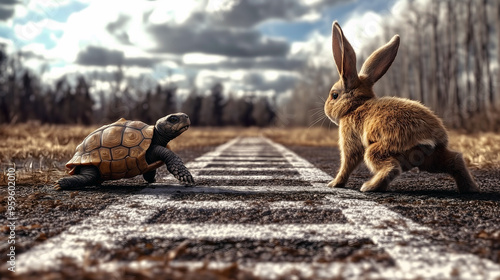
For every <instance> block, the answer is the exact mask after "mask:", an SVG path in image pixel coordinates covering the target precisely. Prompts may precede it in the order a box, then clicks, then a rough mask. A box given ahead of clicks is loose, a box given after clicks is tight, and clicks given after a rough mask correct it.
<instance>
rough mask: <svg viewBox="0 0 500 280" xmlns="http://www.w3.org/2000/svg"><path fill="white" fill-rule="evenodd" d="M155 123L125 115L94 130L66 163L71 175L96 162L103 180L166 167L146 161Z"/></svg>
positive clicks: (128, 176) (131, 175)
mask: <svg viewBox="0 0 500 280" xmlns="http://www.w3.org/2000/svg"><path fill="white" fill-rule="evenodd" d="M153 131H154V125H148V124H145V123H143V122H140V121H127V120H126V119H124V118H121V119H119V120H118V121H116V122H114V123H112V124H109V125H105V126H102V127H100V128H98V129H97V130H95V131H94V132H92V133H90V134H89V135H88V136H87V137H86V138H85V139H84V140H83V142H82V143H81V144H80V145H78V146H77V147H76V151H75V155H74V156H73V158H72V159H71V160H70V161H68V163H66V168H68V169H69V172H68V173H69V174H71V175H73V174H75V171H76V167H77V166H80V165H94V166H96V167H97V168H98V169H99V172H100V173H101V177H100V180H101V181H105V180H116V179H121V178H130V177H134V176H137V175H139V174H144V173H146V172H148V171H151V170H154V169H156V168H158V167H160V166H162V164H163V162H162V161H157V162H154V163H152V164H148V163H147V162H146V151H147V149H148V148H149V146H150V145H151V140H152V138H153Z"/></svg>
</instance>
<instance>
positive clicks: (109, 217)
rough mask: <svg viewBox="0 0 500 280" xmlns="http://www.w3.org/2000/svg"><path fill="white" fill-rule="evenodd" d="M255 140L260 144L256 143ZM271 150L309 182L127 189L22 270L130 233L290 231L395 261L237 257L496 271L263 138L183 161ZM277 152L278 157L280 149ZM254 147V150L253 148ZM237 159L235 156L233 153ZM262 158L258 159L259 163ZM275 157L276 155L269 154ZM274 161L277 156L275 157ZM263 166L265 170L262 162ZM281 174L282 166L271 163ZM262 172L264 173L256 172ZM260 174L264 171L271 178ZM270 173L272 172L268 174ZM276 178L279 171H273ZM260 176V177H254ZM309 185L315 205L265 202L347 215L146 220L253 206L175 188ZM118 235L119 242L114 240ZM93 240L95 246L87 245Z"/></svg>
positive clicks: (382, 274)
mask: <svg viewBox="0 0 500 280" xmlns="http://www.w3.org/2000/svg"><path fill="white" fill-rule="evenodd" d="M255 147H258V148H255ZM233 151H239V152H240V153H241V154H244V157H245V158H246V160H249V162H245V159H244V157H240V155H237V154H232V155H233V156H230V157H226V158H227V159H228V161H216V160H217V159H220V157H219V156H220V155H222V154H225V155H227V154H230V153H231V152H233ZM261 152H264V153H265V154H271V155H273V157H271V158H272V159H275V160H279V161H280V162H285V163H286V164H288V165H289V166H290V167H288V168H283V170H286V171H296V172H298V173H299V174H300V176H288V177H287V178H288V179H291V180H297V181H306V182H308V184H310V186H267V185H264V186H261V185H256V186H244V185H243V186H239V185H235V186H223V185H222V186H219V185H217V186H197V187H190V188H186V187H183V186H172V187H170V186H169V187H165V186H162V184H161V183H156V184H155V185H154V186H156V187H155V188H145V189H143V190H142V191H141V192H139V193H138V194H135V195H131V196H128V197H124V198H123V199H122V200H120V201H119V202H117V203H115V204H113V205H110V206H109V207H107V208H106V209H104V210H103V211H101V212H100V213H99V215H97V216H96V217H90V218H88V219H86V220H85V221H83V222H82V223H80V224H78V225H75V226H72V227H70V228H69V229H67V230H66V231H65V232H63V233H62V234H60V235H59V236H56V237H54V238H51V239H49V240H47V241H46V242H44V243H42V244H40V245H38V246H35V247H34V248H32V249H31V250H29V251H28V252H26V253H24V254H21V255H20V256H19V268H20V271H25V272H26V271H31V270H38V269H40V270H42V269H46V268H49V267H58V266H60V265H61V263H62V262H61V259H60V258H61V257H72V258H74V259H75V260H76V262H77V263H83V262H84V258H85V256H86V255H87V254H89V253H91V252H89V249H88V248H89V245H92V244H93V245H96V244H99V245H101V246H102V248H107V249H114V248H118V246H119V245H117V244H120V242H119V241H124V240H127V239H130V238H163V239H166V240H169V239H173V238H187V239H191V240H196V239H211V240H219V241H220V242H224V240H225V239H228V238H237V239H244V238H249V239H253V240H271V239H294V240H315V241H328V240H340V239H342V240H345V239H355V238H368V239H370V240H372V241H373V243H375V245H376V246H378V247H379V248H381V249H383V250H384V251H385V252H387V253H388V254H389V255H390V256H391V257H392V258H393V259H394V262H395V265H394V266H380V264H377V263H375V262H369V261H360V262H358V263H345V262H332V263H314V262H311V263H303V262H299V263H296V262H259V260H247V261H246V262H243V263H241V264H240V267H241V268H243V269H248V270H249V271H252V272H253V273H255V274H256V275H258V276H261V277H264V278H278V277H280V276H283V275H287V274H288V273H290V272H291V271H298V272H300V273H301V275H302V276H304V277H308V276H309V277H311V276H314V277H315V278H320V277H328V278H330V277H334V276H339V277H342V278H351V279H358V278H392V279H394V278H395V279H408V278H411V279H414V278H425V279H446V278H457V279H495V278H497V277H500V266H499V265H497V264H495V263H493V262H492V261H490V260H487V259H481V258H479V257H477V256H476V255H472V254H466V253H460V252H450V250H449V249H448V248H446V247H445V246H443V245H435V244H433V243H432V241H430V240H428V239H426V236H429V233H430V232H431V231H432V229H430V228H428V227H424V226H422V225H419V224H417V223H415V222H413V221H412V220H410V219H407V218H405V217H403V216H401V215H399V214H397V213H395V212H393V211H391V210H389V209H388V208H386V207H385V206H383V205H380V204H378V203H376V202H373V201H370V200H369V198H368V197H367V196H366V195H364V194H362V193H360V192H357V191H352V190H345V189H328V188H326V187H325V185H326V183H327V182H328V181H330V180H331V177H330V176H329V175H327V174H325V173H324V172H322V171H321V170H319V169H317V168H315V167H314V166H313V165H312V164H311V163H309V162H307V161H306V160H304V159H303V158H301V157H299V156H297V155H296V154H295V153H293V152H291V151H290V150H288V149H286V148H285V147H283V146H281V145H279V144H276V143H274V142H272V141H270V140H269V139H266V138H241V139H240V138H237V139H234V140H232V141H230V142H228V143H226V144H224V145H222V146H220V147H218V148H217V149H215V150H214V151H212V152H210V153H207V154H206V155H204V156H202V157H200V158H198V159H196V160H195V161H193V162H191V163H189V164H188V168H190V169H191V170H192V171H193V174H194V176H195V177H196V176H197V175H198V173H199V172H200V171H204V172H205V171H210V170H211V167H210V165H211V164H214V163H217V164H219V165H218V167H216V168H213V170H219V171H220V169H221V167H220V166H223V165H225V166H227V169H228V170H233V169H232V168H234V167H235V166H237V168H238V171H252V170H253V171H255V169H254V168H253V166H255V162H252V161H251V160H253V159H256V158H259V159H260V158H265V157H260V156H259V155H260V154H259V153H261ZM277 154H279V155H281V157H279V156H277ZM252 155H254V156H252ZM235 159H238V160H239V161H235ZM260 164H262V162H261V163H260ZM273 164H274V162H273ZM276 164H278V163H276ZM259 170H262V171H265V170H267V169H266V168H264V169H259ZM275 171H276V174H277V175H278V176H280V175H279V170H275ZM203 176H204V177H203V178H205V179H207V178H211V180H212V181H214V180H218V179H224V180H231V181H233V180H236V179H237V178H240V180H241V178H244V180H241V181H242V182H245V181H248V180H254V179H255V178H253V176H236V178H233V176H228V177H224V178H222V177H221V176H220V175H213V176H210V175H203ZM260 177H263V176H260ZM268 177H269V176H264V177H263V178H268ZM271 177H272V176H271ZM273 178H276V177H273ZM257 180H261V179H257ZM286 192H314V193H320V194H322V195H326V196H325V197H324V198H323V199H320V200H318V201H315V202H316V203H315V204H313V205H305V204H304V201H277V202H268V203H266V204H265V206H261V207H266V208H269V209H285V208H286V209H291V210H294V209H317V210H321V209H327V208H328V209H340V210H341V212H342V214H343V215H344V216H345V218H346V219H347V220H348V223H326V224H314V223H310V224H263V225H261V224H244V223H243V224H214V223H197V224H192V223H191V224H190V223H163V224H150V223H148V221H149V220H151V218H152V217H153V216H155V215H157V214H158V213H160V212H161V211H164V210H165V209H167V208H169V207H170V208H176V209H225V210H228V211H231V209H250V208H252V207H255V205H254V204H253V203H251V202H249V201H242V200H236V201H174V200H173V199H172V196H174V195H177V194H179V193H186V194H189V193H207V194H208V193H217V194H221V193H241V194H254V193H286ZM117 241H118V242H117ZM90 248H92V246H90ZM173 264H174V265H177V266H188V267H195V266H197V265H202V262H200V261H174V262H173ZM125 265H126V266H129V267H130V266H133V267H148V266H150V265H152V264H151V263H147V262H144V261H134V262H127V263H117V264H114V265H111V264H110V263H105V262H103V263H102V264H101V265H100V266H101V267H102V268H106V269H110V270H112V269H117V267H119V266H125ZM228 265H230V263H223V262H210V263H209V267H221V266H228Z"/></svg>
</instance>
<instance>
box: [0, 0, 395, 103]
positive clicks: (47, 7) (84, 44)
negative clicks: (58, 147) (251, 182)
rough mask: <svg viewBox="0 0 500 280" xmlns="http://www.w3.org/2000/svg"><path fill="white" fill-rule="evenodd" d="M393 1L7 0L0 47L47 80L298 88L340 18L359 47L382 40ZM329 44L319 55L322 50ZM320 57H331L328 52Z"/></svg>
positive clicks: (0, 11)
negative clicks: (118, 78) (119, 78)
mask: <svg viewBox="0 0 500 280" xmlns="http://www.w3.org/2000/svg"><path fill="white" fill-rule="evenodd" d="M394 3H395V0H393V1H386V0H357V1H356V0H164V1H160V0H158V1H138V0H137V1H136V0H127V1H123V0H1V2H0V43H2V44H4V45H5V46H6V48H7V50H8V51H9V52H18V51H21V52H22V53H23V63H24V65H25V66H27V67H29V68H31V69H33V71H35V72H37V73H39V74H41V75H42V76H41V77H42V81H44V82H46V83H49V84H50V83H51V82H53V81H54V80H55V79H58V78H60V77H61V76H62V75H68V76H71V75H75V74H76V73H82V74H84V75H86V76H87V77H91V78H92V86H93V90H94V91H96V90H99V89H104V90H106V89H107V88H109V86H110V83H109V81H110V80H112V79H113V77H114V75H113V73H115V72H116V71H117V69H118V66H121V69H122V71H123V73H124V75H125V76H126V77H127V79H128V80H130V81H135V82H137V85H140V84H141V83H145V84H147V83H148V82H149V83H154V82H158V83H160V84H166V83H174V84H175V85H177V86H178V87H179V88H181V89H184V90H186V91H188V90H189V89H190V88H192V87H193V86H196V87H197V88H198V89H200V90H202V91H203V90H205V89H207V88H210V87H211V86H212V85H213V84H214V83H216V82H222V83H223V85H224V86H225V88H226V89H228V90H230V91H232V92H235V93H237V92H239V93H242V92H245V91H259V92H267V93H274V92H277V93H281V92H286V91H287V90H290V89H291V88H293V86H294V83H295V82H296V81H297V80H298V79H300V76H301V75H300V73H301V70H302V69H303V67H304V65H305V64H306V63H308V62H309V61H310V60H311V59H312V58H313V57H314V56H316V57H319V58H320V59H321V58H322V57H324V59H325V60H330V59H331V54H329V53H328V52H329V45H328V44H329V40H330V38H329V37H330V32H331V24H332V21H333V20H338V21H339V23H340V24H341V25H342V26H343V28H344V32H346V33H348V34H350V36H349V39H350V40H351V43H352V44H353V46H354V47H355V48H361V47H362V44H363V40H368V39H369V38H370V37H371V36H376V34H377V32H378V31H379V30H380V23H381V21H382V20H383V18H384V16H386V15H387V14H388V13H390V12H391V11H392V9H393V5H394ZM318 42H319V45H322V46H324V48H323V49H322V50H318V48H317V46H318ZM323 52H324V53H325V55H324V56H321V55H323Z"/></svg>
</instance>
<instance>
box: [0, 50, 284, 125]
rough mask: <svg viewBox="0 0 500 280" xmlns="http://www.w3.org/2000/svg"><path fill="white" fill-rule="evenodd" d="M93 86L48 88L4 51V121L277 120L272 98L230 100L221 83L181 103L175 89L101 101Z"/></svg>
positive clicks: (128, 92)
mask: <svg viewBox="0 0 500 280" xmlns="http://www.w3.org/2000/svg"><path fill="white" fill-rule="evenodd" d="M90 87H91V86H90V85H89V82H88V81H87V79H86V78H85V77H84V76H80V77H78V78H77V79H76V83H75V82H73V83H70V82H69V81H68V79H67V78H66V77H62V78H60V79H59V80H57V81H56V83H55V85H53V86H48V87H47V86H45V87H44V86H42V84H41V82H40V80H39V77H38V76H36V75H35V74H33V73H32V72H30V71H29V70H27V69H25V68H23V67H22V65H21V64H20V60H19V59H18V58H16V57H8V56H7V55H6V53H5V51H4V50H3V49H0V108H1V115H0V123H21V122H27V121H38V122H41V123H55V124H83V125H90V124H104V123H110V122H114V121H116V120H117V119H119V118H121V117H123V118H126V119H134V120H141V121H144V122H146V123H149V124H154V123H155V122H156V120H158V119H159V118H161V117H163V116H165V115H167V114H170V113H175V112H178V111H182V112H185V113H186V114H188V115H189V116H190V119H191V123H192V124H193V125H197V126H223V125H231V126H268V125H271V124H273V122H274V119H275V117H276V113H275V111H276V106H275V104H274V100H272V99H270V98H268V97H259V96H256V95H254V94H252V93H248V94H244V95H243V96H241V97H236V96H235V95H234V94H231V93H229V94H228V96H229V97H226V95H225V94H224V87H223V85H222V84H220V83H216V84H215V85H213V87H212V88H211V89H210V90H209V92H208V94H199V93H198V92H197V90H196V89H193V90H192V91H191V93H190V94H189V95H188V96H187V97H186V98H182V99H181V98H179V94H178V89H177V88H176V87H175V86H173V85H168V86H161V85H156V87H154V88H151V89H146V90H138V89H137V88H131V87H125V88H124V89H122V90H120V88H121V87H120V86H114V87H112V89H111V90H110V91H109V92H104V91H100V92H98V94H97V96H98V97H97V98H93V97H92V95H91V94H90ZM96 99H97V100H96Z"/></svg>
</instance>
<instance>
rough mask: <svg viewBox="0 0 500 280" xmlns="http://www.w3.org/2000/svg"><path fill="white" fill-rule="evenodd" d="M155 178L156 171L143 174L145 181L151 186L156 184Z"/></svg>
mask: <svg viewBox="0 0 500 280" xmlns="http://www.w3.org/2000/svg"><path fill="white" fill-rule="evenodd" d="M155 176H156V169H155V170H151V171H148V172H146V173H144V174H142V177H143V178H144V180H146V181H147V182H148V183H150V184H151V183H154V182H156V179H155Z"/></svg>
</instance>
